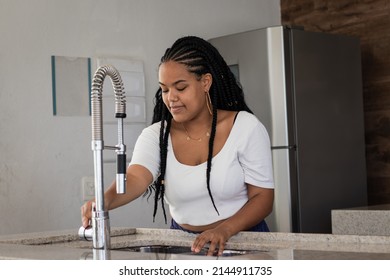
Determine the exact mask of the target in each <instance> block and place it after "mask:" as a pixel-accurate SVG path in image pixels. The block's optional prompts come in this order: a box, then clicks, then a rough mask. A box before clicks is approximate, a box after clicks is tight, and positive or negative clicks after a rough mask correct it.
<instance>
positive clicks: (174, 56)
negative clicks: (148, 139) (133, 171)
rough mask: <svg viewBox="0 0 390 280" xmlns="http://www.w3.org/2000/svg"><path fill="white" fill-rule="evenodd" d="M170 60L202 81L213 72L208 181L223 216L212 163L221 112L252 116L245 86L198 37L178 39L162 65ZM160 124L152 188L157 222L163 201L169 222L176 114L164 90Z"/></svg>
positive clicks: (158, 99)
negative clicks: (167, 201)
mask: <svg viewBox="0 0 390 280" xmlns="http://www.w3.org/2000/svg"><path fill="white" fill-rule="evenodd" d="M168 61H174V62H177V63H181V64H183V65H185V66H186V68H187V70H188V71H189V72H191V73H193V74H194V75H196V77H197V78H198V79H200V78H201V76H202V75H203V74H207V73H210V74H211V75H212V77H213V83H212V85H211V87H210V90H209V94H210V99H211V103H212V110H213V111H212V113H213V120H212V125H211V133H210V140H209V152H208V158H207V170H206V178H207V191H208V193H209V196H210V199H211V202H212V204H213V206H214V209H215V211H216V212H217V213H218V215H219V212H218V209H217V207H216V205H215V202H214V198H213V195H212V192H211V188H210V173H211V160H212V157H213V147H214V139H215V133H216V126H217V109H222V110H227V111H247V112H250V113H252V111H251V110H250V109H249V107H248V106H247V104H246V103H245V100H244V94H243V91H242V87H241V85H240V84H239V82H238V81H237V80H236V78H235V76H234V74H233V73H232V71H231V70H230V68H229V66H228V65H227V64H226V62H225V60H224V59H223V58H222V56H221V55H220V53H219V52H218V50H217V49H216V48H215V47H214V46H213V45H211V44H210V43H209V42H207V41H205V40H203V39H201V38H198V37H195V36H186V37H182V38H180V39H178V40H177V41H176V42H175V43H174V44H173V45H172V47H170V48H168V49H167V50H166V51H165V54H164V56H163V57H162V58H161V63H160V65H161V64H163V63H165V62H168ZM160 121H161V129H160V158H161V165H160V175H159V176H158V178H157V179H156V181H155V182H153V184H152V185H151V186H150V188H151V189H152V190H154V191H155V198H154V212H153V221H154V219H155V216H156V213H157V207H158V201H159V200H161V204H162V209H163V213H164V218H165V222H167V218H166V213H165V208H164V202H163V201H164V192H165V186H164V176H165V170H166V159H167V147H168V136H169V131H170V127H171V121H172V115H171V113H170V112H169V111H168V109H167V108H166V106H165V104H164V102H163V99H162V91H161V88H159V89H158V90H157V92H156V95H155V107H154V111H153V119H152V123H156V122H160ZM147 193H149V195H150V194H151V193H150V192H149V191H148V192H147Z"/></svg>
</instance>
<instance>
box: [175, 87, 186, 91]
mask: <svg viewBox="0 0 390 280" xmlns="http://www.w3.org/2000/svg"><path fill="white" fill-rule="evenodd" d="M186 88H187V87H182V88H178V89H177V90H178V91H184V90H185V89H186Z"/></svg>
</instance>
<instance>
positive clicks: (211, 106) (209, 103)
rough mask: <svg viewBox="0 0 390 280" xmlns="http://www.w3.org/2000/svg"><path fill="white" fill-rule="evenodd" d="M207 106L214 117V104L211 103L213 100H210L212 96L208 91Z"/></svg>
mask: <svg viewBox="0 0 390 280" xmlns="http://www.w3.org/2000/svg"><path fill="white" fill-rule="evenodd" d="M206 105H207V109H209V113H210V115H211V116H212V115H213V110H212V108H213V104H212V103H211V98H210V94H209V92H208V91H206Z"/></svg>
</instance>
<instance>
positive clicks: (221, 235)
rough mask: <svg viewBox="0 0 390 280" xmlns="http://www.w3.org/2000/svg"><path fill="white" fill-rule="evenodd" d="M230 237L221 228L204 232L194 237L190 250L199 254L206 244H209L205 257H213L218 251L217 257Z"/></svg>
mask: <svg viewBox="0 0 390 280" xmlns="http://www.w3.org/2000/svg"><path fill="white" fill-rule="evenodd" d="M230 237H231V235H230V234H229V233H228V231H227V230H226V229H225V228H223V227H216V228H214V229H209V230H205V231H204V232H202V233H201V234H199V235H198V236H197V237H196V239H195V241H194V243H193V244H192V247H191V250H192V251H193V252H195V253H199V252H200V250H202V248H203V247H204V246H205V245H206V244H209V250H208V252H207V256H213V255H215V252H216V250H218V256H221V255H222V253H223V251H224V249H225V244H226V242H227V241H228V239H229V238H230Z"/></svg>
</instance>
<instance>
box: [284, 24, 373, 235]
mask: <svg viewBox="0 0 390 280" xmlns="http://www.w3.org/2000/svg"><path fill="white" fill-rule="evenodd" d="M286 32H287V33H286V34H287V37H288V42H287V41H286V43H289V45H290V48H289V49H286V51H289V52H290V59H289V60H286V63H287V64H290V65H289V67H286V68H290V69H291V73H290V75H287V79H288V80H290V86H291V87H290V89H289V88H288V89H289V90H288V96H290V95H291V97H292V102H293V106H294V116H293V119H292V120H291V121H292V122H293V124H294V129H293V130H291V132H293V135H292V137H294V138H295V143H296V145H297V152H296V154H295V158H292V159H291V160H292V162H293V163H294V164H296V171H297V173H296V174H297V190H296V191H297V192H296V193H295V194H294V190H292V192H293V198H294V195H295V197H296V198H297V206H298V207H296V208H295V209H294V207H293V214H296V217H297V223H296V225H295V228H294V231H297V232H313V233H314V232H316V233H318V232H322V233H330V232H331V210H332V209H340V208H349V207H356V206H364V205H366V203H367V190H366V166H365V142H364V119H363V97H362V82H361V65H360V47H359V41H358V39H356V38H352V37H346V36H339V35H330V34H323V33H314V32H305V31H302V30H287V31H286Z"/></svg>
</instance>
